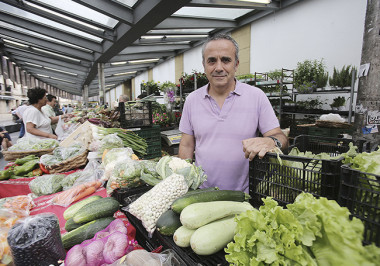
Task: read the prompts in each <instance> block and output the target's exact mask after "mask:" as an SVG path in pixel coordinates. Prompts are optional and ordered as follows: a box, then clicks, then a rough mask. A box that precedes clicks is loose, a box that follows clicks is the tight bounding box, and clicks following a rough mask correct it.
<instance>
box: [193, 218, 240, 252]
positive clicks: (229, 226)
mask: <svg viewBox="0 0 380 266" xmlns="http://www.w3.org/2000/svg"><path fill="white" fill-rule="evenodd" d="M235 229H236V222H235V217H234V216H230V217H227V218H224V219H220V220H217V221H215V222H212V223H209V224H206V225H205V226H202V227H200V228H198V229H197V230H196V231H195V232H194V233H193V235H192V236H191V238H190V246H191V249H192V250H193V251H194V252H195V253H196V254H198V255H211V254H214V253H216V252H218V251H220V250H222V249H223V247H225V246H227V244H228V243H229V242H231V241H232V240H233V239H234V235H235Z"/></svg>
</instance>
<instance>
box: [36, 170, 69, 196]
mask: <svg viewBox="0 0 380 266" xmlns="http://www.w3.org/2000/svg"><path fill="white" fill-rule="evenodd" d="M65 178H66V176H65V175H63V174H52V175H43V176H37V177H36V178H35V179H33V180H32V181H31V182H30V183H29V188H30V191H32V193H34V194H36V195H37V196H42V195H50V194H54V193H57V192H59V191H62V185H61V182H62V181H63V180H64V179H65Z"/></svg>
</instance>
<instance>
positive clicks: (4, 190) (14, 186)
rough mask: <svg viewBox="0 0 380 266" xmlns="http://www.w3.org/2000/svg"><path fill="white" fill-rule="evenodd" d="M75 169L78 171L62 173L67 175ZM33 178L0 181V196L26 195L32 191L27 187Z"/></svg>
mask: <svg viewBox="0 0 380 266" xmlns="http://www.w3.org/2000/svg"><path fill="white" fill-rule="evenodd" d="M76 171H78V169H76V170H72V171H69V172H66V173H62V174H65V175H69V174H72V173H74V172H76ZM35 178H36V177H29V178H19V179H9V180H4V181H0V198H6V197H14V196H20V195H28V194H29V193H32V192H31V191H30V188H29V183H30V182H31V181H32V180H33V179H35Z"/></svg>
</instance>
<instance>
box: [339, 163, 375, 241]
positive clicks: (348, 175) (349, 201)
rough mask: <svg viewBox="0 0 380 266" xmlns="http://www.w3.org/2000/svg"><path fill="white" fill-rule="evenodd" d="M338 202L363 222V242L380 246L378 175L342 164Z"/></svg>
mask: <svg viewBox="0 0 380 266" xmlns="http://www.w3.org/2000/svg"><path fill="white" fill-rule="evenodd" d="M341 170H342V182H341V188H340V194H339V200H338V202H339V204H340V205H341V206H344V207H347V208H348V209H349V210H350V212H351V214H352V215H353V216H354V217H357V218H359V219H360V220H362V221H363V223H364V227H365V229H364V239H363V242H364V244H370V243H375V244H376V245H377V246H380V176H378V175H374V174H369V173H364V172H361V171H359V170H355V169H352V168H350V167H349V166H348V165H343V166H342V167H341Z"/></svg>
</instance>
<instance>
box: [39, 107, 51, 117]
mask: <svg viewBox="0 0 380 266" xmlns="http://www.w3.org/2000/svg"><path fill="white" fill-rule="evenodd" d="M41 111H42V112H43V113H44V114H45V115H46V116H47V117H50V114H49V110H48V109H47V108H46V106H42V108H41Z"/></svg>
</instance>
